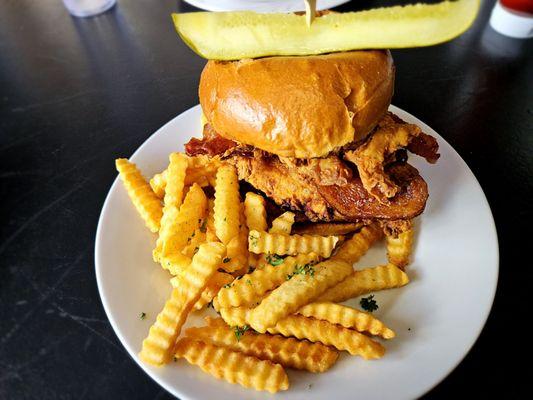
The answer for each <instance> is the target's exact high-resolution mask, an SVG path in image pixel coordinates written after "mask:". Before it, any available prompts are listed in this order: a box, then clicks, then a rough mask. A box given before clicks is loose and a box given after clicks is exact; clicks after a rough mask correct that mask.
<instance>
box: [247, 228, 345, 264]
mask: <svg viewBox="0 0 533 400" xmlns="http://www.w3.org/2000/svg"><path fill="white" fill-rule="evenodd" d="M338 241H339V237H338V236H311V235H285V234H281V233H268V232H260V231H254V230H251V231H250V235H249V238H248V250H250V251H251V252H252V253H255V254H260V253H266V254H278V255H293V256H294V255H297V254H306V253H317V254H318V255H319V256H321V257H325V258H327V257H329V256H330V255H331V252H332V251H333V249H334V248H335V245H336V244H337V242H338Z"/></svg>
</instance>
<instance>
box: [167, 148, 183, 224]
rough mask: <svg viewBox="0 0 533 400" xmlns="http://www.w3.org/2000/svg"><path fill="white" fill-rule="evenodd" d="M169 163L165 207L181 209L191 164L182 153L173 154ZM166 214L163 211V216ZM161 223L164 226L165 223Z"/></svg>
mask: <svg viewBox="0 0 533 400" xmlns="http://www.w3.org/2000/svg"><path fill="white" fill-rule="evenodd" d="M169 161H170V163H169V164H168V168H167V182H166V185H165V197H164V203H165V207H177V208H179V207H180V206H181V203H182V202H183V188H184V187H185V176H186V173H187V165H188V163H189V162H188V160H187V156H186V155H185V154H182V153H171V154H170V156H169ZM164 212H165V210H163V214H164ZM161 223H162V224H163V221H162V222H161Z"/></svg>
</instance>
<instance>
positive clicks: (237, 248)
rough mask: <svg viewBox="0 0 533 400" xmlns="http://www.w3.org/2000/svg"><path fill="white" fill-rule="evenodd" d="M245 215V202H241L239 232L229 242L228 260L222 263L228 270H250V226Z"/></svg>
mask: <svg viewBox="0 0 533 400" xmlns="http://www.w3.org/2000/svg"><path fill="white" fill-rule="evenodd" d="M245 219H246V218H245V216H244V204H239V234H238V235H237V236H236V237H234V238H233V239H231V240H230V241H229V243H228V244H227V246H226V247H227V253H228V254H227V258H228V262H226V263H224V264H223V265H222V268H223V269H224V270H225V271H226V272H231V273H234V272H238V271H244V272H242V273H241V274H240V275H242V274H244V273H245V272H247V271H248V257H249V252H248V227H247V226H246V222H245Z"/></svg>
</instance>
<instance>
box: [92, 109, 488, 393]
mask: <svg viewBox="0 0 533 400" xmlns="http://www.w3.org/2000/svg"><path fill="white" fill-rule="evenodd" d="M391 111H393V112H395V113H396V114H398V115H399V116H400V117H401V118H403V119H404V120H406V121H408V122H411V123H416V124H418V125H419V126H420V127H421V128H422V129H423V130H424V131H425V132H427V133H429V134H431V135H433V136H435V137H436V138H437V139H438V141H439V144H440V151H441V154H442V156H441V158H440V160H439V162H438V163H437V164H436V165H430V164H427V163H426V162H425V161H424V160H422V159H420V158H418V157H416V156H411V157H410V162H411V163H413V164H414V165H415V167H417V168H418V169H419V170H420V172H421V174H422V176H423V177H424V178H425V179H426V181H427V182H428V184H429V188H430V198H429V201H428V204H427V209H426V212H425V213H424V214H423V216H422V217H419V218H418V219H417V223H416V228H417V235H416V245H415V249H414V260H413V263H412V265H410V266H409V267H408V273H409V276H410V278H411V282H410V283H409V285H407V286H405V287H404V288H400V289H395V290H390V291H385V292H377V293H376V298H377V301H378V304H379V310H378V311H377V312H376V313H375V314H376V316H377V317H379V318H381V319H382V320H383V321H384V322H385V323H387V325H389V326H390V327H392V328H393V329H394V330H395V331H396V333H397V337H396V338H395V339H394V340H392V341H387V342H386V343H385V346H386V348H387V353H386V354H385V356H384V357H383V358H382V359H381V360H375V361H364V360H362V359H361V358H359V357H349V356H346V355H343V356H341V358H340V359H339V361H338V362H337V364H336V365H335V366H334V367H333V368H332V369H331V370H330V371H328V372H326V373H324V374H311V373H304V372H296V371H289V379H290V389H289V390H288V391H286V392H283V393H279V394H277V395H276V398H278V399H306V400H310V399H324V398H335V399H336V400H339V399H353V398H354V396H356V397H357V398H359V399H366V400H368V399H396V400H397V399H412V398H415V397H418V396H421V395H422V394H424V393H425V392H427V391H428V390H430V389H431V388H432V387H434V386H435V385H436V384H437V383H439V382H440V381H441V380H442V379H444V378H445V377H446V376H447V375H448V374H449V373H450V371H451V370H452V369H453V368H454V367H455V366H457V364H458V363H459V362H460V361H461V360H462V359H463V357H464V356H465V355H466V353H467V352H468V350H469V349H470V348H471V347H472V345H473V344H474V342H475V340H476V339H477V337H478V335H479V333H480V331H481V329H482V328H483V325H484V324H485V321H486V319H487V316H488V314H489V311H490V309H491V305H492V301H493V298H494V293H495V290H496V284H497V281H498V241H497V236H496V230H495V227H494V222H493V219H492V215H491V212H490V209H489V206H488V204H487V200H486V199H485V196H484V194H483V191H482V190H481V187H480V186H479V183H478V182H477V180H476V178H475V177H474V175H473V174H472V172H471V171H470V169H469V168H468V166H467V165H466V164H465V162H464V161H463V160H462V159H461V157H460V156H459V155H458V154H457V153H456V152H455V150H453V148H452V147H451V146H450V145H449V144H448V143H446V142H445V141H444V139H442V138H441V137H440V136H439V135H438V134H437V133H436V132H435V131H433V130H432V129H431V128H430V127H429V126H427V125H425V124H424V123H422V122H421V121H419V120H418V119H416V118H414V117H413V116H411V115H410V114H408V113H406V112H405V111H402V110H400V109H398V108H397V107H394V106H391ZM200 131H201V129H200V107H199V106H196V107H193V108H191V109H190V110H188V111H186V112H184V113H183V114H181V115H179V116H178V117H176V118H174V119H173V120H172V121H170V122H169V123H168V124H166V125H165V126H163V127H162V128H161V129H159V130H158V131H157V132H156V133H155V134H154V135H152V136H151V137H150V138H149V139H148V140H147V141H146V142H145V143H144V144H143V145H142V146H141V147H140V148H139V149H138V150H137V151H136V152H135V154H134V155H133V156H132V157H131V160H132V161H134V162H135V163H137V164H138V166H139V167H140V168H141V169H142V171H143V172H144V174H145V175H146V176H151V175H153V174H154V173H156V172H159V171H161V170H163V169H164V168H165V167H166V165H167V162H168V154H169V153H170V152H172V151H180V150H182V149H183V144H184V143H186V142H187V141H188V140H189V138H190V137H191V136H196V135H198V134H199V132H200ZM155 239H156V237H155V235H153V234H152V233H150V232H149V231H148V229H147V228H146V227H145V226H144V224H143V222H142V221H141V219H140V218H139V217H138V216H137V214H136V211H135V209H134V208H133V206H132V205H131V204H130V201H129V199H128V197H127V194H126V191H125V190H124V188H123V187H122V185H121V183H120V182H119V181H118V179H117V180H116V181H115V182H114V183H113V186H112V187H111V190H110V191H109V194H108V196H107V199H106V201H105V203H104V207H103V209H102V214H101V216H100V221H99V224H98V230H97V233H96V248H95V260H96V277H97V280H98V287H99V290H100V296H101V298H102V302H103V304H104V308H105V310H106V312H107V315H108V317H109V320H110V321H111V325H112V326H113V328H114V329H115V332H116V334H117V336H118V337H119V339H120V341H121V342H122V344H123V345H124V346H125V347H126V349H127V350H128V352H129V353H130V355H131V356H132V357H133V358H134V359H135V360H136V361H137V362H138V363H139V365H140V366H141V368H143V369H144V370H145V371H146V372H147V373H148V374H149V375H150V376H151V377H152V378H153V379H154V380H155V381H156V382H158V383H159V384H160V385H161V386H163V387H164V388H165V389H167V390H168V391H169V392H171V393H172V394H174V395H176V396H178V397H180V398H181V399H183V400H185V399H214V398H216V399H218V400H235V399H237V398H246V399H267V398H268V399H272V398H273V397H272V396H271V395H269V394H267V393H259V392H254V391H253V390H246V389H244V388H241V387H240V386H237V385H231V384H229V383H226V382H223V381H219V380H216V379H214V378H212V377H211V376H209V375H206V374H204V373H203V372H201V371H200V369H198V368H197V367H193V366H190V365H188V364H187V363H186V362H185V361H183V360H180V361H178V362H176V363H172V364H170V365H168V366H166V367H164V368H154V367H151V366H148V365H145V364H143V363H141V362H140V361H139V359H138V358H137V353H138V352H139V351H140V349H141V342H142V340H143V339H144V337H145V336H146V334H147V332H148V329H149V327H150V325H151V324H152V323H153V321H154V320H155V317H156V315H157V313H158V312H159V311H160V310H161V308H162V306H163V304H164V301H165V299H166V298H167V297H168V296H169V294H170V291H171V286H170V283H169V275H168V274H167V272H166V271H163V270H162V269H161V268H160V267H159V266H158V265H157V264H155V263H154V262H153V261H152V256H151V254H152V249H153V248H154V245H155ZM385 259H386V258H385V249H384V246H383V245H380V246H377V247H375V248H372V249H371V250H370V251H369V253H368V254H367V255H366V256H365V257H364V258H363V259H362V260H361V261H360V262H359V263H358V264H357V266H356V267H357V268H359V267H361V266H374V265H377V264H379V263H383V262H384V261H385ZM352 304H354V305H355V304H357V300H352ZM210 311H211V310H210ZM141 312H145V313H146V318H145V319H144V320H141V319H140V318H139V314H140V313H141ZM211 312H212V311H211ZM202 316H203V315H202V314H200V315H192V316H191V317H190V318H189V321H188V324H194V323H199V324H201V317H202Z"/></svg>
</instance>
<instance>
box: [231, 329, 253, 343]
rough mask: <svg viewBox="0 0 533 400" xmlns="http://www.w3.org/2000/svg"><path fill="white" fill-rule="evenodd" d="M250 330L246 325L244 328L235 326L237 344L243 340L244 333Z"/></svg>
mask: <svg viewBox="0 0 533 400" xmlns="http://www.w3.org/2000/svg"><path fill="white" fill-rule="evenodd" d="M248 329H250V327H249V326H248V325H244V326H242V327H241V326H235V327H233V333H235V337H236V338H237V342H238V341H239V340H241V337H242V335H244V333H245V332H246V331H247V330H248Z"/></svg>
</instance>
